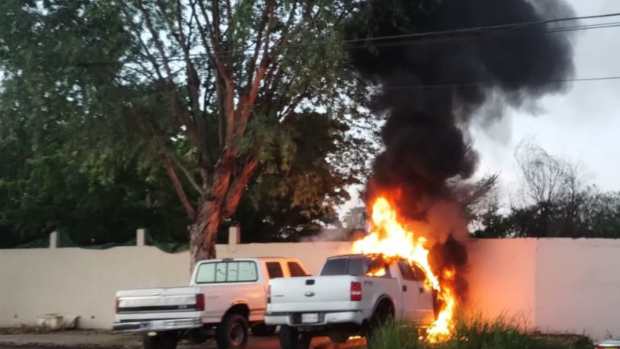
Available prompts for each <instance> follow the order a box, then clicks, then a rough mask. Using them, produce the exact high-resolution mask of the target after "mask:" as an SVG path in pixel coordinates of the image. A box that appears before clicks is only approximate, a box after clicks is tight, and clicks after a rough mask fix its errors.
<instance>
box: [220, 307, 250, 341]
mask: <svg viewBox="0 0 620 349" xmlns="http://www.w3.org/2000/svg"><path fill="white" fill-rule="evenodd" d="M215 340H216V342H217V347H218V348H219V349H244V348H245V346H246V345H247V344H248V322H247V320H246V319H245V318H244V317H243V316H241V315H239V314H234V313H231V314H226V316H224V320H223V321H222V322H221V323H220V324H219V325H218V326H217V329H216V331H215Z"/></svg>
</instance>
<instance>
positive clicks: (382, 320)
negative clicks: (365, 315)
mask: <svg viewBox="0 0 620 349" xmlns="http://www.w3.org/2000/svg"><path fill="white" fill-rule="evenodd" d="M393 320H394V305H393V304H392V302H390V301H389V300H385V299H384V300H382V301H381V303H379V305H378V306H377V309H376V310H375V312H374V314H372V317H371V318H370V321H369V322H368V323H366V325H365V326H364V335H365V336H366V340H367V341H368V342H369V343H370V342H372V337H373V335H374V334H375V332H376V331H377V330H378V329H379V328H381V327H382V326H383V325H385V324H386V323H388V322H390V321H393Z"/></svg>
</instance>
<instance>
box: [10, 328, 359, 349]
mask: <svg viewBox="0 0 620 349" xmlns="http://www.w3.org/2000/svg"><path fill="white" fill-rule="evenodd" d="M141 347H142V345H141V342H140V338H139V337H138V336H136V335H118V334H110V333H87V332H80V331H75V332H58V333H49V334H12V335H0V349H49V348H62V349H106V348H110V349H112V348H114V349H141ZM312 348H315V349H345V348H346V349H353V348H355V349H359V348H365V345H364V343H363V341H360V340H357V341H350V342H349V343H346V344H345V345H340V346H338V345H335V344H333V343H331V342H330V341H329V339H328V338H314V339H313V340H312ZM179 349H216V345H215V342H214V341H208V342H207V343H205V344H202V345H188V344H185V343H182V344H181V345H180V346H179ZM248 349H280V344H279V342H278V338H277V337H275V336H274V337H265V338H256V337H250V342H249V343H248Z"/></svg>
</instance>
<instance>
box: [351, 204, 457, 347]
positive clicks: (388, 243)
mask: <svg viewBox="0 0 620 349" xmlns="http://www.w3.org/2000/svg"><path fill="white" fill-rule="evenodd" d="M371 220H372V226H371V227H372V232H371V233H370V234H369V235H367V236H366V237H365V238H363V239H361V240H358V241H355V242H354V243H353V253H366V254H370V253H373V254H375V253H376V254H381V255H383V257H384V258H388V259H389V258H404V259H406V260H408V261H409V262H410V263H416V264H417V265H418V266H419V267H421V268H422V269H423V270H424V272H425V274H426V286H427V287H429V288H432V289H434V290H435V291H436V292H437V297H438V298H439V300H440V301H441V303H442V306H441V309H440V310H439V314H438V316H437V319H436V320H435V321H434V322H433V323H432V324H431V326H430V328H429V329H428V330H427V339H428V340H429V341H431V342H438V341H442V340H444V339H447V338H448V337H449V336H450V334H451V333H452V332H453V330H454V325H455V312H456V308H457V299H456V295H455V293H454V290H453V289H452V288H451V285H450V282H449V281H451V280H454V277H455V274H456V270H453V269H450V270H443V271H441V272H442V273H443V275H442V277H438V275H436V274H435V273H434V272H433V268H431V266H430V264H429V259H428V255H429V249H428V247H427V246H426V243H427V240H426V239H425V238H424V237H416V236H415V234H414V233H413V232H412V231H409V230H408V229H407V226H406V225H405V224H404V223H403V222H401V220H399V217H398V215H397V213H396V211H395V210H394V209H393V208H392V205H391V204H390V201H389V200H388V199H387V198H386V197H378V198H377V199H375V201H374V203H373V205H372V215H371ZM375 276H378V275H375ZM442 280H443V282H442Z"/></svg>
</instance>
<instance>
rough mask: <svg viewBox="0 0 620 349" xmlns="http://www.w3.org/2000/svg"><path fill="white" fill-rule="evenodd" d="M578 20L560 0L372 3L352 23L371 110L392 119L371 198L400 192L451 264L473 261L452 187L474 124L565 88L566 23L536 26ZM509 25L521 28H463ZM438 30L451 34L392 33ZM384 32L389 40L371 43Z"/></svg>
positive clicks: (466, 162) (407, 210)
mask: <svg viewBox="0 0 620 349" xmlns="http://www.w3.org/2000/svg"><path fill="white" fill-rule="evenodd" d="M573 16H574V14H573V12H572V10H571V9H570V7H568V6H567V5H566V4H565V3H564V2H563V1H561V0H557V1H556V0H543V1H537V2H534V1H528V0H371V1H369V2H367V3H366V4H365V7H363V8H362V9H361V10H360V11H359V12H357V13H356V15H355V16H354V17H353V18H352V19H351V21H350V23H349V26H348V39H351V40H352V41H351V44H350V45H351V46H350V54H351V57H352V65H353V68H354V69H355V70H356V71H357V72H359V75H360V77H361V78H362V79H365V80H366V81H369V82H372V83H375V84H377V85H378V86H379V90H378V92H377V93H376V94H375V95H374V97H373V100H372V106H371V109H372V111H373V112H374V113H376V114H380V115H385V116H386V117H387V120H386V123H385V125H384V127H383V128H382V130H381V139H382V141H383V144H384V146H385V150H384V151H383V152H382V153H381V154H380V155H379V156H378V157H377V158H376V159H375V161H374V164H373V175H372V178H371V180H370V183H369V186H368V191H367V195H368V197H369V198H373V197H374V196H376V195H377V193H382V192H385V191H386V190H397V191H398V193H399V195H398V198H399V202H398V210H399V211H400V214H401V215H403V216H405V217H407V218H409V219H410V220H411V221H412V222H413V224H414V225H415V224H419V225H420V226H421V228H420V230H421V231H423V234H425V235H429V237H430V238H431V243H433V244H435V246H436V248H435V250H436V251H435V252H434V253H433V255H434V256H435V257H436V258H438V259H441V260H442V261H443V262H442V263H444V264H446V267H450V266H452V267H454V268H456V269H460V268H462V267H463V266H464V265H465V264H466V261H467V258H466V252H465V250H464V248H462V246H461V247H459V242H457V240H462V238H463V237H466V236H467V228H466V227H467V221H466V218H463V217H460V218H458V217H457V216H460V206H459V203H458V202H456V199H455V198H454V196H453V195H452V192H453V191H452V189H451V188H452V187H451V186H450V185H449V183H450V182H451V181H454V180H455V179H461V180H462V179H467V178H470V177H471V176H472V174H473V173H474V171H475V169H476V165H477V162H478V155H477V153H476V151H475V150H474V149H473V148H472V140H471V137H470V134H469V126H470V124H471V122H472V120H474V119H475V118H485V119H484V121H486V122H488V121H489V120H497V119H499V118H501V117H502V114H503V110H504V108H506V107H513V108H519V107H522V106H528V105H531V104H532V102H535V101H536V100H538V99H539V98H540V97H542V96H544V95H547V94H552V93H558V92H562V91H564V89H565V88H566V83H562V82H560V81H565V80H566V79H570V78H571V77H572V76H573V72H574V66H573V50H572V46H571V40H570V38H569V37H568V36H567V34H566V33H562V32H550V31H553V30H554V28H557V27H561V26H566V25H569V23H567V22H560V23H543V24H541V23H538V24H533V23H537V22H542V21H546V20H550V19H556V18H568V17H573ZM509 24H521V25H516V26H510V27H504V28H494V29H481V30H477V31H463V29H468V28H480V27H491V26H504V25H509ZM436 32H452V33H444V34H433V35H429V36H417V37H416V36H409V37H406V38H403V37H396V38H394V37H395V36H402V35H407V34H412V33H436ZM379 37H392V38H390V39H382V40H375V39H373V40H365V39H370V38H379ZM457 211H458V212H457ZM455 212H457V213H455ZM425 224H426V226H424V225H425ZM448 234H454V235H453V236H455V237H456V238H457V240H454V239H448ZM442 246H443V247H442ZM457 252H458V253H460V254H459V255H458V258H456V259H454V258H452V259H450V258H448V257H449V256H450V255H451V254H454V253H457ZM457 282H464V280H457ZM465 288H466V287H465Z"/></svg>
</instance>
